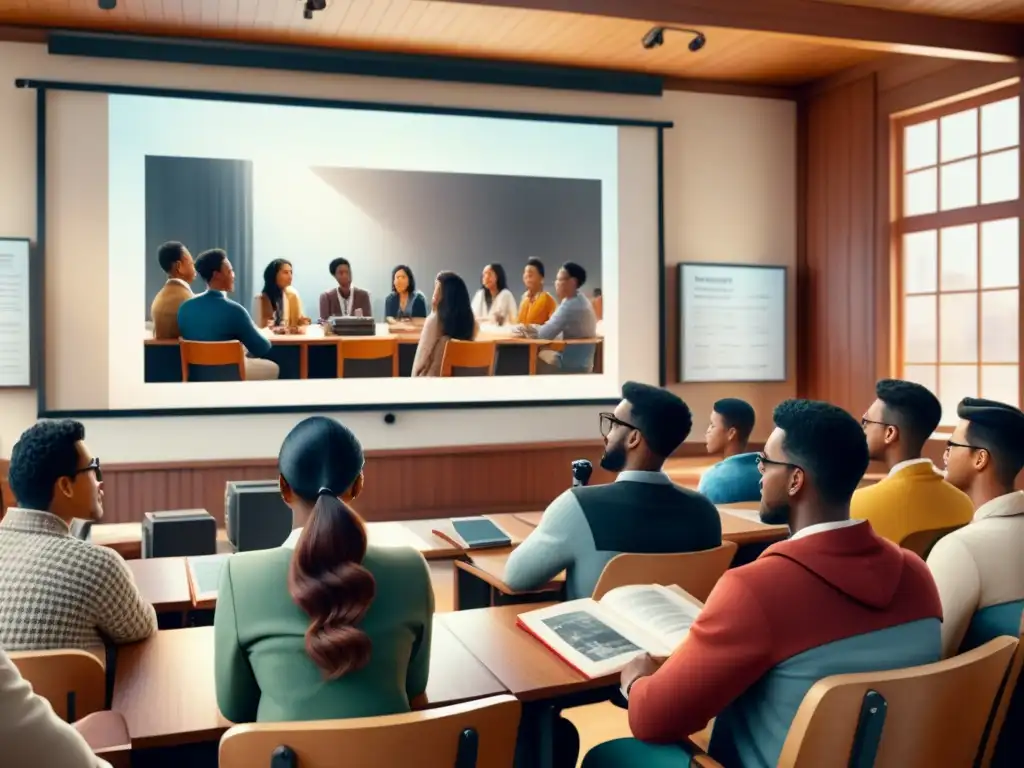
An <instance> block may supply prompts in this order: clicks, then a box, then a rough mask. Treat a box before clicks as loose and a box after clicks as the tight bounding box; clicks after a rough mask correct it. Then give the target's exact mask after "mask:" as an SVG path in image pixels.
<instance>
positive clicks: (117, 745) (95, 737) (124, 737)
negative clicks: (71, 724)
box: [75, 710, 132, 768]
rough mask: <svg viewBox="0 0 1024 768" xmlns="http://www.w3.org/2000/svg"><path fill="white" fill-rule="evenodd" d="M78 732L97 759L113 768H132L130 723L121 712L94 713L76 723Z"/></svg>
mask: <svg viewBox="0 0 1024 768" xmlns="http://www.w3.org/2000/svg"><path fill="white" fill-rule="evenodd" d="M75 727H76V728H77V729H78V732H79V733H80V734H82V737H83V738H84V739H85V741H86V743H87V744H88V745H89V746H90V747H91V748H92V751H93V752H94V753H95V754H96V756H97V757H100V758H102V759H104V760H106V761H107V762H108V763H110V766H111V768H131V764H132V763H131V757H132V741H131V738H130V737H129V735H128V723H126V722H125V720H124V716H123V715H121V714H120V713H119V712H111V711H110V710H106V711H104V712H94V713H93V714H91V715H87V716H86V717H83V718H82V719H81V720H79V721H78V722H76V723H75Z"/></svg>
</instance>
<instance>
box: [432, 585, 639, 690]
mask: <svg viewBox="0 0 1024 768" xmlns="http://www.w3.org/2000/svg"><path fill="white" fill-rule="evenodd" d="M548 605H554V603H543V604H539V605H531V606H529V608H527V609H524V608H523V606H517V605H507V606H502V607H500V608H480V609H477V610H473V611H457V612H455V613H444V614H438V615H437V617H436V621H441V622H442V623H443V624H444V626H445V627H447V628H448V629H449V630H450V631H451V633H452V634H453V635H455V637H456V638H458V640H459V641H460V642H461V643H462V644H463V645H464V646H466V648H468V649H469V651H470V653H472V654H473V655H474V656H475V657H476V658H477V659H478V660H479V661H480V662H481V663H482V664H483V665H484V666H485V667H487V669H489V670H490V671H491V674H493V675H494V676H495V677H496V678H498V680H499V681H500V682H501V683H502V685H504V686H505V687H506V688H507V689H508V691H509V692H510V693H512V694H513V695H515V696H516V697H517V698H518V699H520V700H522V701H524V702H530V701H541V700H549V699H556V698H558V697H561V696H568V695H571V694H574V693H579V692H582V691H586V690H594V689H598V688H607V687H609V686H614V685H616V684H617V683H618V680H619V675H618V674H617V673H616V674H614V675H608V676H606V677H601V678H595V679H593V680H590V679H587V678H586V677H584V676H583V675H581V674H580V673H579V672H577V671H576V670H574V669H573V668H572V667H570V666H569V665H568V664H566V663H565V662H564V661H562V660H561V659H560V658H559V657H558V656H556V655H555V654H554V653H552V652H551V651H550V650H549V649H548V648H546V647H545V646H544V645H543V644H542V643H541V642H540V641H539V640H537V639H536V638H534V637H533V636H532V635H530V634H529V633H528V632H526V631H525V630H522V629H520V628H519V627H517V626H516V619H517V617H518V616H519V614H520V613H522V612H523V611H524V610H536V609H539V608H543V607H546V606H548Z"/></svg>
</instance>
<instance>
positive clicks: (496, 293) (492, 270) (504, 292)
mask: <svg viewBox="0 0 1024 768" xmlns="http://www.w3.org/2000/svg"><path fill="white" fill-rule="evenodd" d="M473 316H474V317H475V318H476V319H477V320H479V321H480V322H481V323H489V324H490V325H511V324H512V323H514V322H515V321H516V318H517V317H519V309H518V308H517V307H516V297H515V296H513V295H512V291H510V290H509V289H508V279H507V278H506V277H505V268H504V267H503V266H501V264H488V265H487V266H486V267H484V271H483V273H482V274H481V275H480V290H478V291H477V292H476V295H475V296H473Z"/></svg>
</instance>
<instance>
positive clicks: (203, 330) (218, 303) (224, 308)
mask: <svg viewBox="0 0 1024 768" xmlns="http://www.w3.org/2000/svg"><path fill="white" fill-rule="evenodd" d="M178 328H179V330H180V332H181V338H183V339H185V340H186V341H240V342H242V345H243V346H244V347H245V348H246V350H248V352H249V355H250V356H251V357H266V356H267V353H268V352H270V350H271V348H272V345H271V343H270V339H268V338H267V337H266V336H264V335H263V334H262V333H260V331H259V329H258V328H257V327H256V324H255V323H254V322H253V321H252V318H251V317H249V313H248V312H246V311H245V307H243V306H242V305H241V304H239V303H238V302H236V301H232V300H231V299H229V298H228V297H227V296H225V295H224V292H223V291H214V290H207V291H206V292H205V293H201V294H199V295H198V296H196V297H195V298H194V299H189V300H188V301H186V302H184V303H183V304H182V305H181V306H180V307H178Z"/></svg>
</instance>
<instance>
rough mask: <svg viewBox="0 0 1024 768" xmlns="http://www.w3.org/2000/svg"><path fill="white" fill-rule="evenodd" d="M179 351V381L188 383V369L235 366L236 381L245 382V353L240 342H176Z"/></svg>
mask: <svg viewBox="0 0 1024 768" xmlns="http://www.w3.org/2000/svg"><path fill="white" fill-rule="evenodd" d="M178 347H179V349H180V350H181V380H182V381H188V380H189V373H190V367H191V366H193V365H204V366H209V367H213V366H217V367H223V366H229V365H230V366H237V368H238V380H239V381H245V351H244V350H243V348H242V342H240V341H185V340H184V339H182V340H181V341H180V342H178Z"/></svg>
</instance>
